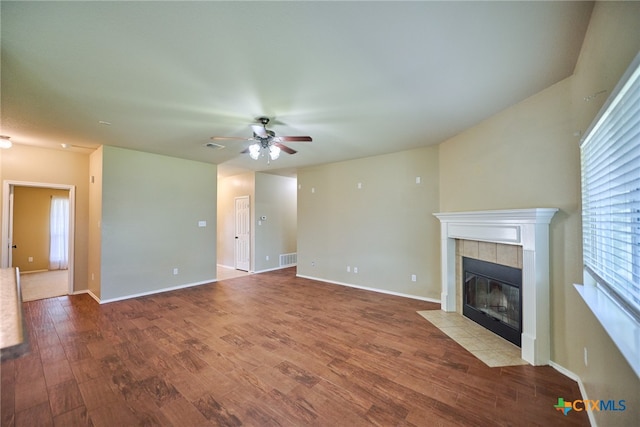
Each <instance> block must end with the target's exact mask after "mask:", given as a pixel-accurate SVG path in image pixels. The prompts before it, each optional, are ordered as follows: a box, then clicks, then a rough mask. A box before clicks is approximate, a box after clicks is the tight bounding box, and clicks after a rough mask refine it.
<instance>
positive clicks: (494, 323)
mask: <svg viewBox="0 0 640 427" xmlns="http://www.w3.org/2000/svg"><path fill="white" fill-rule="evenodd" d="M462 271H463V274H462V278H463V279H462V280H463V283H462V285H463V286H462V287H463V302H464V304H463V307H462V313H463V314H464V315H465V316H466V317H468V318H469V319H471V320H473V321H474V322H476V323H478V324H480V325H482V326H484V327H485V328H487V329H489V330H491V331H493V332H495V333H496V334H498V335H500V336H501V337H503V338H504V339H506V340H509V341H511V342H512V343H514V344H515V345H517V346H518V347H520V345H521V335H522V292H520V288H521V287H522V270H521V269H519V268H513V267H509V266H506V265H501V264H495V263H492V262H487V261H481V260H478V259H473V258H465V257H463V258H462Z"/></svg>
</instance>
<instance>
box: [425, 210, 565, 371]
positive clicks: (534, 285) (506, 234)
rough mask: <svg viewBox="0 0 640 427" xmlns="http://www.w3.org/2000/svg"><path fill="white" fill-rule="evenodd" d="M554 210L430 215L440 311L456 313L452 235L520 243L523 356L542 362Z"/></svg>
mask: <svg viewBox="0 0 640 427" xmlns="http://www.w3.org/2000/svg"><path fill="white" fill-rule="evenodd" d="M557 211H558V209H555V208H534V209H511V210H495V211H475V212H445V213H436V214H434V215H435V216H436V217H437V218H438V219H439V220H440V230H441V234H440V238H441V251H442V258H441V263H442V267H441V270H442V295H441V306H442V310H444V311H456V300H457V299H458V298H461V296H459V295H457V292H458V286H457V285H456V239H461V240H471V241H479V242H491V243H502V244H506V245H516V246H521V247H522V306H523V307H522V347H521V351H522V359H524V360H526V361H527V362H529V363H530V364H532V365H547V364H548V363H549V357H550V333H551V330H550V324H549V316H550V306H549V223H550V222H551V218H553V215H555V213H556V212H557Z"/></svg>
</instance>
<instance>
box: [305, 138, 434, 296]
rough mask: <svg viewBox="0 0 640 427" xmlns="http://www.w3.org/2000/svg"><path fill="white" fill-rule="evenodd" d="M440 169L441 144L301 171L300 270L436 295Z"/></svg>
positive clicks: (387, 289)
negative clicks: (348, 268) (439, 149)
mask: <svg viewBox="0 0 640 427" xmlns="http://www.w3.org/2000/svg"><path fill="white" fill-rule="evenodd" d="M438 170H439V167H438V147H424V148H419V149H416V150H410V151H403V152H399V153H393V154H387V155H381V156H375V157H369V158H364V159H358V160H351V161H346V162H340V163H333V164H328V165H323V166H317V167H309V168H305V169H302V170H299V171H298V184H299V191H298V274H299V275H302V276H307V277H314V278H318V279H323V280H328V281H333V282H339V283H344V284H348V285H355V286H362V287H370V288H376V289H380V290H382V291H385V292H390V293H396V294H403V295H412V296H415V297H421V298H428V299H438V300H439V298H440V264H439V263H440V252H439V251H440V248H439V240H440V239H439V236H440V226H439V223H438V220H437V219H436V218H435V217H434V216H433V215H432V214H433V213H434V212H438V211H439V206H438V191H439V175H438ZM416 177H420V179H421V182H420V184H416ZM358 183H361V187H362V188H360V189H358ZM347 266H348V267H350V268H351V272H347ZM354 267H357V268H358V273H355V272H354V270H353V269H354ZM411 275H416V281H415V282H413V281H411Z"/></svg>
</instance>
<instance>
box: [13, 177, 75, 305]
mask: <svg viewBox="0 0 640 427" xmlns="http://www.w3.org/2000/svg"><path fill="white" fill-rule="evenodd" d="M60 206H62V213H63V216H62V217H59V216H57V214H56V215H53V221H54V222H53V224H52V222H51V221H52V207H53V208H54V209H53V210H54V212H55V211H58V213H59V212H60V211H59V210H57V209H55V207H60ZM2 208H3V217H2V218H3V219H2V236H3V239H2V240H3V242H2V248H3V249H4V250H3V252H2V267H3V268H7V267H18V268H19V269H20V278H21V287H22V288H23V289H22V293H23V300H25V301H29V300H34V299H42V298H50V297H55V296H60V295H68V294H72V293H73V289H74V288H73V255H74V250H73V242H74V234H75V233H74V232H75V229H74V227H75V220H74V212H75V186H70V185H63V184H53V183H35V182H22V181H4V186H3V207H2Z"/></svg>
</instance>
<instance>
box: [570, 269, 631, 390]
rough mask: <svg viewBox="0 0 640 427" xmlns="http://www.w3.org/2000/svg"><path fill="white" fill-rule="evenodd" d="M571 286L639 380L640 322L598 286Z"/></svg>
mask: <svg viewBox="0 0 640 427" xmlns="http://www.w3.org/2000/svg"><path fill="white" fill-rule="evenodd" d="M586 274H588V273H585V278H586ZM573 286H574V287H575V288H576V291H578V294H580V296H581V297H582V299H583V300H584V302H585V304H586V305H587V307H588V308H589V309H590V310H591V312H592V313H593V314H594V316H595V317H596V319H598V321H599V322H600V324H601V325H602V327H603V328H604V330H605V331H606V332H607V334H608V335H609V337H610V338H611V340H612V341H613V342H614V343H615V345H616V347H618V350H620V353H622V356H623V357H624V358H625V359H626V361H627V363H629V366H631V368H632V369H633V371H634V372H635V374H636V375H637V376H638V378H640V322H638V321H637V320H636V319H634V318H633V316H632V315H631V314H629V313H628V312H627V311H625V310H624V309H623V308H622V307H620V305H619V304H618V303H616V302H615V301H614V300H613V299H612V298H611V297H610V296H609V295H608V294H607V293H606V292H605V291H603V290H602V289H600V288H599V287H598V286H596V285H594V284H587V283H585V284H584V285H576V284H574V285H573Z"/></svg>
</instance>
